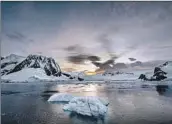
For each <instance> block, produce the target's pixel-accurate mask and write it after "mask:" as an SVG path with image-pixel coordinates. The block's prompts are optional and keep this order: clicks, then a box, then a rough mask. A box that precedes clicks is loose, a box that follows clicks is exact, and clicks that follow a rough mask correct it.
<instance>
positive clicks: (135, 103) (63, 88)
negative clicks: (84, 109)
mask: <svg viewBox="0 0 172 124" xmlns="http://www.w3.org/2000/svg"><path fill="white" fill-rule="evenodd" d="M58 92H67V93H71V94H73V95H76V96H99V97H104V98H107V99H108V100H109V103H110V104H109V106H108V113H107V114H106V116H105V117H104V118H92V117H86V116H81V115H77V114H71V113H67V112H64V111H63V106H64V105H63V104H60V103H59V104H57V103H56V104H55V103H54V104H52V103H49V102H47V100H48V98H49V97H50V96H51V95H52V94H54V93H58ZM1 121H2V124H172V86H171V85H165V86H157V85H134V84H132V83H131V85H129V84H128V83H108V84H94V83H93V84H57V83H38V82H35V83H26V84H25V83H21V84H19V83H17V84H1Z"/></svg>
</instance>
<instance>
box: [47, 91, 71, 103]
mask: <svg viewBox="0 0 172 124" xmlns="http://www.w3.org/2000/svg"><path fill="white" fill-rule="evenodd" d="M73 98H74V97H73V96H72V95H71V94H68V93H56V94H53V95H52V96H51V97H50V98H49V99H48V101H49V102H69V101H70V100H71V99H73Z"/></svg>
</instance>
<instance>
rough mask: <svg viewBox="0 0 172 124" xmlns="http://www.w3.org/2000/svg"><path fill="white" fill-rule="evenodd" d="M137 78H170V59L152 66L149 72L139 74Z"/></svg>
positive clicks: (171, 66)
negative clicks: (152, 68) (152, 69)
mask: <svg viewBox="0 0 172 124" xmlns="http://www.w3.org/2000/svg"><path fill="white" fill-rule="evenodd" d="M139 79H143V80H148V81H161V80H172V61H167V62H165V63H164V64H161V65H159V66H157V67H155V68H154V71H152V72H151V73H149V75H148V74H146V73H144V74H141V75H140V77H139Z"/></svg>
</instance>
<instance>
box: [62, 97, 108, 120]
mask: <svg viewBox="0 0 172 124" xmlns="http://www.w3.org/2000/svg"><path fill="white" fill-rule="evenodd" d="M106 105H107V104H106ZM106 105H105V103H103V102H102V101H101V100H100V99H99V98H98V97H91V96H89V97H88V96H87V97H74V98H73V99H72V100H71V101H70V102H69V103H68V104H67V105H65V106H64V107H63V109H64V110H67V111H71V112H76V113H77V114H81V115H87V116H94V117H98V116H104V115H105V114H106V112H107V106H106Z"/></svg>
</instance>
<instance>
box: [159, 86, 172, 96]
mask: <svg viewBox="0 0 172 124" xmlns="http://www.w3.org/2000/svg"><path fill="white" fill-rule="evenodd" d="M168 89H169V86H168V85H157V86H156V91H157V92H158V93H159V95H164V94H165V92H166V91H167V90H168Z"/></svg>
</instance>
